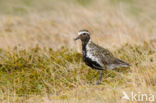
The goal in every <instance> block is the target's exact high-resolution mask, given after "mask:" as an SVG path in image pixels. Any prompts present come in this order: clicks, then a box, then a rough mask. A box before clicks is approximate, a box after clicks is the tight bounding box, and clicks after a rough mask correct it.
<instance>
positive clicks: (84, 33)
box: [75, 30, 90, 42]
mask: <svg viewBox="0 0 156 103" xmlns="http://www.w3.org/2000/svg"><path fill="white" fill-rule="evenodd" d="M78 39H80V40H81V41H82V42H88V41H89V40H90V33H89V31H88V30H80V31H79V32H78V37H77V38H75V40H78Z"/></svg>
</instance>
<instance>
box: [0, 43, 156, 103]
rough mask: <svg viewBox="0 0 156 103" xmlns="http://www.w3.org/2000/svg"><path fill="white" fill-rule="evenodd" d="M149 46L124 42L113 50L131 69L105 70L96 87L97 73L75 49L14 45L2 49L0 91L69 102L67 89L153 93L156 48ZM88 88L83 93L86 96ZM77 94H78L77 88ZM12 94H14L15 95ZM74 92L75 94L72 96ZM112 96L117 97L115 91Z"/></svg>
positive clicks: (10, 94) (72, 90)
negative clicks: (143, 88) (21, 47)
mask: <svg viewBox="0 0 156 103" xmlns="http://www.w3.org/2000/svg"><path fill="white" fill-rule="evenodd" d="M149 45H150V44H148V43H145V44H144V45H142V46H137V45H136V46H132V45H129V44H125V45H123V46H122V47H121V48H119V49H117V50H115V51H114V54H115V56H117V57H119V58H121V59H122V60H125V61H127V62H130V63H131V69H124V68H122V69H120V70H117V71H105V72H104V78H103V81H102V84H101V85H99V87H98V86H96V85H95V82H96V80H97V77H98V72H97V71H96V70H92V69H90V68H89V67H87V66H86V65H85V64H84V63H83V61H82V57H81V54H80V53H78V52H76V51H73V50H70V49H67V48H64V47H62V48H61V49H59V50H56V51H54V50H52V49H51V48H39V47H38V46H36V47H35V48H29V49H27V50H26V49H19V48H17V47H15V48H14V49H12V50H10V51H7V50H1V52H0V55H1V56H0V58H1V63H0V81H1V86H0V91H1V95H5V96H4V97H3V98H2V100H5V98H6V97H8V96H9V97H10V98H14V99H15V100H16V99H17V98H18V99H19V98H20V97H21V96H22V97H23V98H30V97H36V96H40V95H42V96H45V95H47V94H48V95H57V98H59V100H62V101H68V100H70V99H72V98H71V95H70V93H69V94H68V92H75V89H82V90H83V89H84V90H85V91H86V89H88V90H89V91H90V90H96V89H98V90H96V91H97V92H100V93H102V91H103V92H104V91H105V89H106V88H105V87H109V88H112V90H111V92H113V91H114V90H113V88H114V89H115V88H120V89H121V90H122V89H123V90H127V89H129V88H130V87H131V88H133V89H135V88H136V87H138V86H141V87H146V88H150V91H153V92H154V90H155V89H156V88H155V86H154V85H156V84H155V83H156V78H155V76H154V74H153V73H154V72H156V69H155V49H154V48H153V47H150V46H149ZM145 63H148V64H145ZM147 68H148V70H147ZM145 74H146V75H145ZM151 74H153V75H151ZM132 77H133V78H132ZM138 77H140V78H138ZM138 89H139V88H138ZM138 89H136V90H138ZM89 91H87V94H86V95H89V94H88V92H89ZM115 91H116V90H115ZM146 92H147V91H146ZM148 92H149V91H148ZM8 93H9V94H8ZM64 93H65V94H64ZM77 93H78V94H79V91H77ZM14 95H15V96H17V97H16V98H15V97H14ZM74 95H76V94H73V95H72V96H74ZM93 95H94V94H93ZM99 95H100V96H104V95H103V94H99ZM111 95H113V96H114V98H116V97H115V95H116V92H115V94H111ZM78 96H80V99H79V100H78V101H79V102H80V101H81V99H82V98H81V95H78ZM52 97H53V96H52ZM74 98H75V96H74ZM98 98H99V97H98ZM100 98H101V97H100ZM7 99H8V98H7ZM18 99H17V100H18ZM76 99H78V98H76ZM11 100H12V99H11ZM49 101H50V100H49ZM100 101H103V99H102V100H100ZM104 101H105V100H104ZM113 101H114V100H113ZM12 102H13V101H12ZM17 102H19V103H20V101H17Z"/></svg>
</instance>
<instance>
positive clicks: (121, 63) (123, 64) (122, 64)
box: [115, 58, 130, 67]
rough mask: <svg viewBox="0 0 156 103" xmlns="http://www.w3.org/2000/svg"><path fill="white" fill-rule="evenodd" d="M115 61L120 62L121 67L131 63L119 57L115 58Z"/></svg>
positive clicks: (128, 65)
mask: <svg viewBox="0 0 156 103" xmlns="http://www.w3.org/2000/svg"><path fill="white" fill-rule="evenodd" d="M115 63H116V64H120V65H121V67H130V64H129V63H127V62H125V61H122V60H120V59H118V58H116V59H115Z"/></svg>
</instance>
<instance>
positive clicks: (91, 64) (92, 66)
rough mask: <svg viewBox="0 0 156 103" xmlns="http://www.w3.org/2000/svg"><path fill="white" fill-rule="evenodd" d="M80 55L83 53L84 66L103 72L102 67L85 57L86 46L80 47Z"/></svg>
mask: <svg viewBox="0 0 156 103" xmlns="http://www.w3.org/2000/svg"><path fill="white" fill-rule="evenodd" d="M82 53H83V61H84V62H85V64H86V65H88V66H89V67H91V68H92V69H98V70H103V67H102V66H101V65H100V64H99V63H98V62H96V61H94V60H92V58H89V57H87V50H86V45H82Z"/></svg>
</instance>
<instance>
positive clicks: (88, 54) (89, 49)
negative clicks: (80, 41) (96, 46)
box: [86, 40, 103, 66]
mask: <svg viewBox="0 0 156 103" xmlns="http://www.w3.org/2000/svg"><path fill="white" fill-rule="evenodd" d="M90 43H91V40H89V42H88V44H87V46H86V51H87V57H88V58H90V59H91V60H92V61H95V62H97V63H99V64H100V65H101V66H103V65H102V63H101V62H100V61H99V59H98V58H97V57H96V56H94V55H93V54H94V52H96V51H94V50H93V49H92V48H90V47H89V46H88V45H89V44H90Z"/></svg>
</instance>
